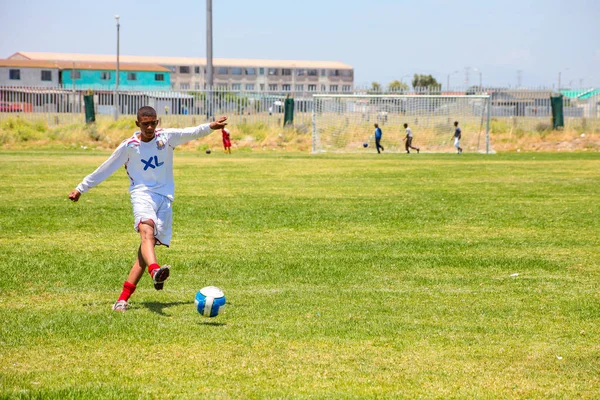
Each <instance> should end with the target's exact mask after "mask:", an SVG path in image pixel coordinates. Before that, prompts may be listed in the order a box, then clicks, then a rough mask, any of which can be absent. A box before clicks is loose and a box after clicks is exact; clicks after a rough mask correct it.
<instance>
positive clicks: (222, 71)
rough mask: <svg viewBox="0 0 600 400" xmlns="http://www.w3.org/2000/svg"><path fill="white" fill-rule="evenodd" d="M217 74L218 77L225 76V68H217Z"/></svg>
mask: <svg viewBox="0 0 600 400" xmlns="http://www.w3.org/2000/svg"><path fill="white" fill-rule="evenodd" d="M217 73H218V74H219V75H227V67H219V68H218V69H217Z"/></svg>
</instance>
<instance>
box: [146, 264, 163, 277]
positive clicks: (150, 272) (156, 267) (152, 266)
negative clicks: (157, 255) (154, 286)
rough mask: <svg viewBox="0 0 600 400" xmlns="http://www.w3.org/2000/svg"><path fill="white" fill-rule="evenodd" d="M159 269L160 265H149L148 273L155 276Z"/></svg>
mask: <svg viewBox="0 0 600 400" xmlns="http://www.w3.org/2000/svg"><path fill="white" fill-rule="evenodd" d="M159 268H160V265H158V264H150V265H148V273H149V274H150V276H154V271H156V270H157V269H159Z"/></svg>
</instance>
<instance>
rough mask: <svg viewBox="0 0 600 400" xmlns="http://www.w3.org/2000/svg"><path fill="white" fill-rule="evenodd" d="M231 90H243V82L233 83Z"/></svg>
mask: <svg viewBox="0 0 600 400" xmlns="http://www.w3.org/2000/svg"><path fill="white" fill-rule="evenodd" d="M231 90H242V84H241V83H232V84H231Z"/></svg>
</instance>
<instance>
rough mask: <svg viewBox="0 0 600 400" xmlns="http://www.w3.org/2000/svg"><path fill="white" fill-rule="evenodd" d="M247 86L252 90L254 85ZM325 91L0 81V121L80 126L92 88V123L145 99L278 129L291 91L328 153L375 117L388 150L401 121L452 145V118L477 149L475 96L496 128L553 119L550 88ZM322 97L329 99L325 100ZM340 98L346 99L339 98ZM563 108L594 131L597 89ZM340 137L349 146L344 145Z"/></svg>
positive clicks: (191, 117) (194, 120)
mask: <svg viewBox="0 0 600 400" xmlns="http://www.w3.org/2000/svg"><path fill="white" fill-rule="evenodd" d="M239 87H240V88H241V87H243V86H242V85H240V86H239ZM250 87H252V88H253V89H254V87H255V86H254V85H252V86H250ZM236 88H237V86H236ZM294 89H299V90H296V91H295V90H294ZM326 89H327V88H323V87H321V85H290V90H286V91H277V90H230V88H225V87H216V88H214V89H211V90H198V89H197V90H130V89H128V90H119V91H118V93H117V92H115V90H114V87H109V86H107V87H100V86H95V87H94V88H93V91H92V90H90V89H89V88H88V87H84V86H74V87H50V88H48V87H19V86H3V87H0V121H3V120H6V119H8V118H15V117H16V116H18V117H19V118H21V119H25V120H31V121H41V122H43V123H44V124H47V125H48V126H59V125H70V124H84V123H85V121H86V118H85V107H84V96H85V95H90V94H91V95H92V96H93V100H94V101H93V104H94V112H95V114H96V120H97V121H102V120H110V119H113V120H114V118H115V116H119V117H120V118H135V115H136V112H137V110H138V109H139V107H141V106H144V105H149V106H152V107H154V108H155V109H156V111H157V113H158V115H159V117H160V118H161V119H162V121H163V124H164V125H165V126H167V125H168V126H175V127H177V126H189V125H195V124H200V123H204V122H208V121H210V120H212V119H213V118H215V117H217V116H220V115H227V116H228V117H229V119H230V123H231V124H235V125H237V124H263V125H265V126H271V127H273V126H281V127H283V123H284V121H283V119H284V118H283V117H284V103H285V99H286V98H287V97H288V96H289V97H292V98H294V126H295V127H296V128H299V129H301V130H304V131H307V132H308V131H311V130H312V128H313V115H312V113H313V111H318V115H317V122H319V124H318V128H319V130H322V129H325V130H324V131H323V132H320V131H318V132H317V133H319V135H320V136H319V140H324V139H323V138H326V137H329V139H331V140H332V142H331V145H328V146H329V150H330V151H333V150H334V149H336V146H337V147H339V150H336V151H342V149H345V151H348V148H349V147H350V148H351V147H353V146H354V147H356V148H360V147H361V146H362V145H363V144H364V143H365V142H369V141H371V142H372V141H373V139H372V131H373V126H372V124H373V123H374V122H380V123H381V124H382V128H384V127H385V129H384V130H385V136H384V141H387V142H388V143H389V146H390V147H389V148H390V150H391V149H394V150H397V151H400V150H402V143H401V140H402V139H401V138H402V136H403V135H404V129H403V127H402V125H403V124H404V123H409V124H410V126H411V128H412V129H413V132H414V134H415V139H414V141H415V143H418V142H419V141H422V142H424V143H425V144H426V146H427V148H428V149H429V151H446V150H447V151H450V150H451V149H452V148H451V147H448V146H447V143H444V142H443V141H444V140H446V139H444V138H445V137H446V136H448V132H450V134H451V133H452V122H453V121H454V120H459V122H460V124H461V127H462V128H463V132H464V134H465V135H464V139H463V142H465V143H467V142H468V146H469V148H471V149H473V150H477V151H481V150H482V139H481V134H482V132H484V129H483V127H482V126H483V125H485V124H483V125H482V118H483V119H484V120H485V121H486V123H487V120H486V118H487V115H483V116H482V115H481V113H482V112H483V111H482V107H484V104H486V103H485V101H484V100H481V99H482V98H483V97H480V96H484V97H485V96H487V97H489V98H490V107H489V116H490V118H491V120H492V122H493V124H492V125H493V127H495V128H499V127H500V128H502V129H509V130H511V131H514V130H516V131H532V132H535V131H540V130H545V129H546V128H547V127H548V126H551V125H552V110H551V105H550V97H551V96H552V95H553V94H555V93H554V92H553V91H552V90H549V89H539V90H538V89H513V90H508V89H487V90H488V92H489V93H488V94H485V95H480V94H477V93H475V94H474V95H464V93H462V92H461V93H459V94H456V93H448V92H446V93H443V92H440V90H439V88H438V89H436V90H432V89H428V88H417V89H415V90H413V91H411V92H407V91H406V90H402V91H400V92H398V93H395V94H393V95H385V94H367V92H368V91H367V90H361V89H356V88H354V89H356V91H360V92H362V94H358V95H357V94H337V93H321V92H319V91H318V90H326ZM345 90H349V88H345ZM315 96H316V97H315ZM323 96H325V97H323ZM327 96H329V97H327ZM315 98H316V99H318V100H317V101H319V102H321V106H319V107H318V109H315V108H314V102H315ZM325 98H330V100H327V101H325V100H324V99H325ZM342 98H345V99H348V100H340V99H342ZM333 99H336V100H333ZM349 99H352V100H349ZM461 99H463V100H461ZM469 99H470V100H469ZM324 107H325V108H324ZM563 114H564V120H565V129H576V130H588V131H589V130H592V131H594V132H595V131H596V130H598V127H599V126H600V91H598V90H595V89H589V90H576V91H570V92H569V93H567V95H565V96H564V97H563ZM327 115H329V117H327ZM346 121H347V122H346ZM336 126H337V128H335V127H336ZM327 129H329V130H330V131H328V130H327ZM342 132H345V133H343V134H342ZM442 132H443V133H442ZM321 133H323V134H327V135H329V136H323V135H322V134H321ZM492 134H493V132H492ZM340 135H341V136H340ZM333 138H337V139H335V140H334V139H333ZM351 138H352V139H351ZM344 141H346V142H347V144H343V143H344ZM336 143H337V144H336ZM349 143H354V144H352V145H350V144H349ZM358 145H360V146H358ZM324 149H325V147H323V148H322V150H324ZM443 149H446V150H443Z"/></svg>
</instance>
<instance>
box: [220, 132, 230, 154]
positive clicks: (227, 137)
mask: <svg viewBox="0 0 600 400" xmlns="http://www.w3.org/2000/svg"><path fill="white" fill-rule="evenodd" d="M221 133H222V134H223V147H224V148H225V153H229V154H231V136H230V134H229V129H227V128H223V129H221Z"/></svg>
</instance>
